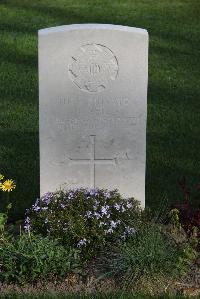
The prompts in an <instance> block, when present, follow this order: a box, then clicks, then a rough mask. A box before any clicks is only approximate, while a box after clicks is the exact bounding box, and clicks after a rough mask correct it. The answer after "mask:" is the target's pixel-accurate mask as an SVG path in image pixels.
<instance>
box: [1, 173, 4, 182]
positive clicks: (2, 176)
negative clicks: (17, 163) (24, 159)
mask: <svg viewBox="0 0 200 299" xmlns="http://www.w3.org/2000/svg"><path fill="white" fill-rule="evenodd" d="M3 178H4V175H3V174H1V173H0V181H1V180H3Z"/></svg>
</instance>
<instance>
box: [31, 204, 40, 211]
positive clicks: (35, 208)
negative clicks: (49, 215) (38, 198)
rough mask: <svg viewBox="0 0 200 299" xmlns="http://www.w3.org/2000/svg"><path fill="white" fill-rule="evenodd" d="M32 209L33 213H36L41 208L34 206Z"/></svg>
mask: <svg viewBox="0 0 200 299" xmlns="http://www.w3.org/2000/svg"><path fill="white" fill-rule="evenodd" d="M32 208H33V211H35V212H38V211H40V207H38V206H36V205H33V206H32Z"/></svg>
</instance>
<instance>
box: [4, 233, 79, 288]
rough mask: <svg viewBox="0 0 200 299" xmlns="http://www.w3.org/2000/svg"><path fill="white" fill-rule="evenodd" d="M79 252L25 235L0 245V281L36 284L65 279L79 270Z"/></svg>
mask: <svg viewBox="0 0 200 299" xmlns="http://www.w3.org/2000/svg"><path fill="white" fill-rule="evenodd" d="M79 263H80V260H79V252H78V250H75V249H71V248H70V247H66V248H65V247H63V246H62V245H60V244H59V243H58V241H57V240H51V239H50V238H48V237H45V238H44V237H41V236H39V235H30V234H23V235H22V236H20V237H19V238H17V239H12V240H10V241H8V242H6V243H2V244H0V265H1V269H0V281H3V282H4V281H5V282H17V283H24V282H33V281H36V280H38V279H40V280H45V279H51V278H52V277H54V278H63V277H65V275H66V274H68V273H70V272H76V271H78V269H79V268H80V264H79Z"/></svg>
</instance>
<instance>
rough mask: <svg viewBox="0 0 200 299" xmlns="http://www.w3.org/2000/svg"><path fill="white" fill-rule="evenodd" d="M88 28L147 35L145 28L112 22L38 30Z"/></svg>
mask: <svg viewBox="0 0 200 299" xmlns="http://www.w3.org/2000/svg"><path fill="white" fill-rule="evenodd" d="M90 29H92V30H93V29H98V30H99V29H101V30H118V31H126V32H132V33H140V34H144V35H148V32H147V30H146V29H141V28H136V27H130V26H122V25H113V24H96V23H94V24H92V23H90V24H72V25H63V26H56V27H50V28H45V29H40V30H39V31H38V33H39V35H43V34H51V33H56V32H62V31H71V30H90Z"/></svg>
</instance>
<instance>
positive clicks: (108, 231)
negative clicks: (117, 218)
mask: <svg viewBox="0 0 200 299" xmlns="http://www.w3.org/2000/svg"><path fill="white" fill-rule="evenodd" d="M105 233H106V234H112V233H113V229H112V228H109V229H108V230H105Z"/></svg>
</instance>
